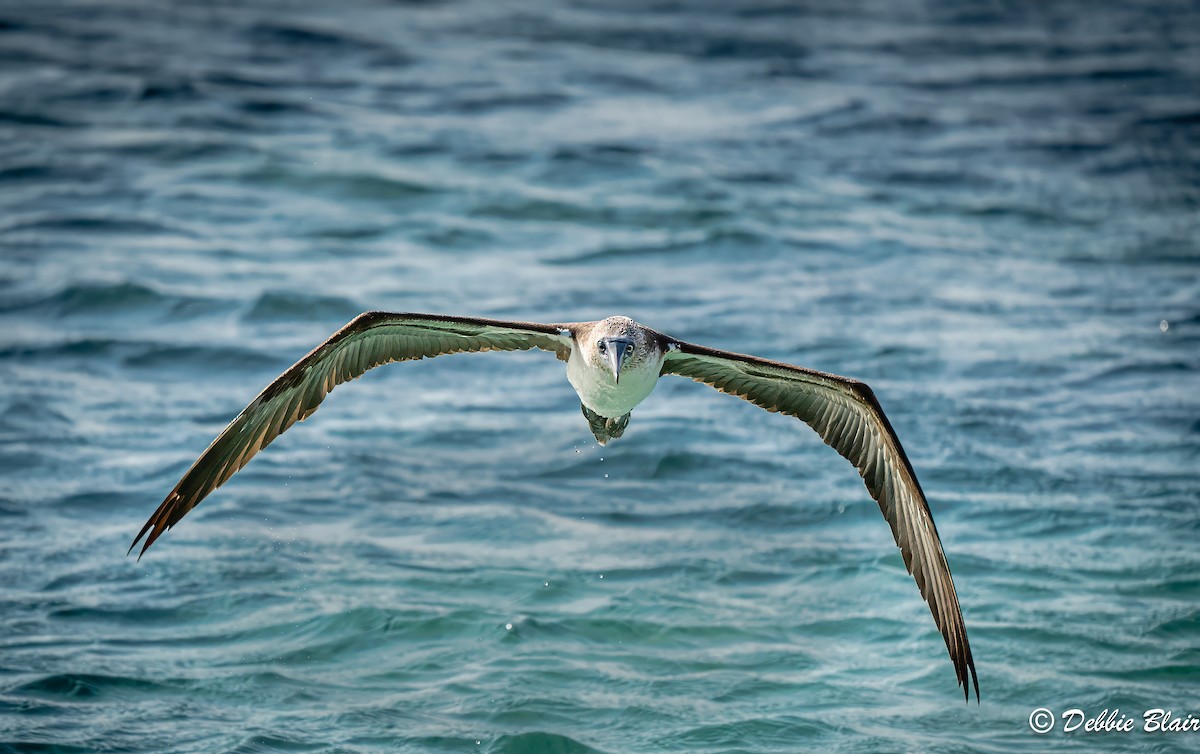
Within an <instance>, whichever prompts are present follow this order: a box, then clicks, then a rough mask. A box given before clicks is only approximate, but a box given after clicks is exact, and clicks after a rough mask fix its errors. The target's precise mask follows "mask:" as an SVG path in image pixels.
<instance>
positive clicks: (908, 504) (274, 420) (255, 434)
mask: <svg viewBox="0 0 1200 754" xmlns="http://www.w3.org/2000/svg"><path fill="white" fill-rule="evenodd" d="M532 348H539V349H541V350H543V351H549V352H550V353H553V354H555V355H557V356H558V358H559V359H561V360H563V361H565V362H567V380H568V381H570V383H571V386H572V387H574V388H575V392H576V393H578V394H579V399H580V402H581V404H582V405H581V407H582V409H583V415H584V416H585V417H586V418H587V421H588V425H589V426H590V428H591V431H592V433H593V434H594V435H595V437H596V441H597V442H599V443H600V444H601V445H603V444H605V443H607V442H609V441H610V440H613V439H616V438H618V437H620V436H621V435H622V433H624V431H625V428H626V427H627V426H628V425H629V416H630V411H632V410H633V408H634V407H635V406H637V405H638V404H639V403H641V402H642V400H644V399H645V398H646V396H648V395H650V391H652V390H653V389H654V386H655V385H656V384H657V383H658V379H659V377H661V376H663V375H668V374H674V375H679V376H680V377H687V378H690V379H693V380H696V381H697V382H703V383H705V384H707V385H710V386H712V387H714V388H716V389H717V390H720V391H721V392H724V393H729V394H731V395H736V396H737V397H739V398H744V399H745V400H747V401H750V402H751V403H753V404H755V405H757V406H760V407H762V408H764V409H766V410H767V411H771V412H778V413H782V414H787V415H789V416H793V417H795V418H797V419H799V420H801V421H803V422H804V423H805V424H807V425H809V426H810V427H812V428H813V429H814V430H816V431H817V434H819V435H820V436H821V439H822V440H824V441H825V442H826V443H827V444H828V445H830V446H831V447H833V448H834V449H835V450H836V451H837V452H838V453H840V454H841V455H842V456H843V457H844V458H845V459H846V460H848V461H850V463H852V464H853V465H854V467H855V468H856V469H858V473H859V474H860V475H861V476H862V478H863V482H864V483H865V484H866V486H867V491H868V492H870V494H871V497H872V498H874V499H875V502H877V503H878V504H879V508H880V510H881V511H882V512H883V517H884V518H885V519H886V520H887V522H888V524H889V525H890V526H891V528H892V536H893V537H894V538H895V540H896V545H897V546H898V547H899V548H900V552H901V554H902V555H903V557H904V566H905V568H907V569H908V572H909V573H911V574H912V576H913V578H914V579H916V582H917V587H918V589H919V590H920V592H921V596H922V597H924V599H925V601H926V602H927V603H928V604H929V610H930V612H932V613H933V620H934V623H935V624H936V625H937V628H938V630H939V631H940V632H941V634H942V638H943V639H945V642H946V649H947V650H948V651H949V653H950V659H951V661H952V662H953V663H954V671H955V674H956V676H957V678H958V684H959V685H960V686H962V688H963V694H964V695H965V696H966V698H967V699H968V701H969V700H970V687H969V686H968V678H967V675H968V673H970V681H971V682H972V683H973V684H974V688H975V697H976V699H978V698H979V679H978V677H977V676H976V674H975V661H974V659H973V658H972V657H971V646H970V644H969V643H968V642H967V629H966V625H965V624H964V623H963V617H962V610H961V609H960V608H959V605H958V594H957V593H956V592H955V590H954V581H953V579H952V578H951V576H950V566H949V565H948V564H947V563H946V555H945V553H944V552H943V551H942V542H941V540H940V539H939V538H938V533H937V528H936V527H935V526H934V524H933V516H932V514H931V513H930V511H929V504H928V503H927V502H926V500H925V494H924V493H923V492H922V491H921V485H920V484H919V483H918V482H917V476H916V473H915V472H914V471H913V468H912V464H910V463H909V461H908V457H907V456H906V455H905V453H904V449H903V448H902V447H901V446H900V440H899V439H898V438H897V437H896V433H895V431H894V430H893V429H892V425H891V423H890V422H888V419H887V417H886V416H884V413H883V409H882V408H881V407H880V405H879V401H878V400H876V398H875V394H874V393H872V392H871V389H870V388H869V387H867V386H866V385H865V384H864V383H862V382H859V381H857V380H852V379H849V378H846V377H839V376H837V375H834V374H827V373H825V372H818V371H815V370H812V369H805V368H803V367H797V366H792V365H790V364H783V363H780V362H777V361H769V360H767V359H760V358H758V357H755V356H746V355H743V354H738V353H731V352H729V351H718V350H716V349H713V348H706V347H705V346H699V345H694V344H692V343H686V342H684V341H681V340H676V339H674V338H671V337H669V336H667V335H664V334H662V333H660V332H657V331H655V330H651V329H650V328H648V327H644V326H643V325H640V324H638V323H637V322H634V321H633V320H632V319H629V318H628V317H609V318H607V319H602V320H599V321H596V322H572V323H566V324H546V325H544V324H537V323H533V322H508V321H501V320H494V319H480V318H474V317H452V316H444V315H432V314H394V313H389V312H367V313H365V314H361V315H359V316H358V317H356V318H354V320H352V321H351V322H350V323H349V324H347V325H346V326H345V327H343V328H342V329H341V330H338V331H337V332H336V333H334V334H333V335H332V336H331V337H330V338H329V339H328V340H326V341H325V342H324V343H322V344H321V345H319V346H317V347H316V348H315V349H314V350H313V351H312V352H311V353H309V354H308V355H307V356H305V357H304V358H302V359H300V360H299V361H297V362H296V363H295V364H293V365H292V366H291V367H290V368H289V369H288V370H287V371H285V372H284V373H283V374H281V375H280V376H279V377H278V378H277V379H276V380H275V381H274V382H272V383H271V384H270V385H268V386H267V387H266V389H264V390H263V391H262V392H261V393H259V394H258V397H257V398H255V399H254V400H253V401H251V402H250V405H249V406H247V407H246V408H245V409H243V410H242V412H241V413H240V414H238V415H237V417H236V418H234V420H233V421H232V422H230V423H229V426H227V427H226V428H225V429H224V431H222V432H221V434H220V435H218V436H217V439H215V440H213V442H212V444H211V445H209V446H208V449H207V450H205V451H204V452H203V453H202V454H201V455H200V457H199V458H198V459H196V462H195V463H193V464H192V466H191V468H189V469H188V470H187V473H185V474H184V475H183V478H182V479H180V480H179V483H178V484H176V485H175V489H173V490H171V493H170V494H169V495H167V498H166V500H164V501H163V502H162V505H160V506H158V510H156V511H155V512H154V515H152V516H151V517H150V520H149V521H147V522H146V525H145V526H143V527H142V530H141V531H140V532H139V533H138V535H137V537H136V538H135V539H134V540H133V544H132V545H130V547H129V551H130V552H132V551H133V548H134V547H135V546H137V543H138V542H139V541H141V539H142V537H146V541H145V544H144V545H143V546H142V549H141V552H140V553H139V554H138V557H139V559H140V558H141V556H142V555H143V554H145V552H146V550H147V549H149V548H150V545H152V544H154V542H155V541H156V540H157V539H158V538H159V537H160V536H161V535H162V533H163V532H164V531H166V530H167V529H170V528H171V527H173V526H174V525H175V524H177V523H179V520H180V519H181V518H183V517H184V515H185V514H186V513H187V512H188V511H190V510H191V509H192V508H195V507H196V506H197V505H198V504H199V503H200V501H201V500H203V499H204V498H205V497H206V496H208V494H209V493H211V492H212V491H213V490H215V489H217V488H218V487H220V486H221V485H222V484H224V483H225V482H226V481H228V480H229V478H230V477H231V476H233V475H234V474H235V473H236V472H237V471H238V470H239V469H241V468H242V467H243V466H245V465H246V464H247V463H248V462H249V461H250V459H251V458H253V457H254V455H255V454H256V453H258V451H260V450H262V449H263V448H265V447H266V446H267V445H269V444H270V443H271V441H272V440H274V439H275V438H276V437H278V436H279V435H281V434H283V432H284V431H285V430H287V428H288V427H290V426H292V425H293V424H295V423H296V422H298V421H301V420H303V419H306V418H308V417H309V416H310V415H311V414H312V413H313V412H314V411H316V410H317V407H318V406H320V405H321V401H322V400H324V398H325V395H326V394H327V393H328V392H329V391H330V390H333V388H334V387H336V386H337V385H340V384H342V383H343V382H347V381H349V380H352V379H354V378H355V377H358V376H360V375H362V374H363V373H364V372H366V371H367V370H368V369H371V368H372V367H377V366H380V365H382V364H387V363H390V362H393V361H409V360H412V359H423V358H432V357H434V356H442V355H444V354H452V353H463V352H475V351H526V350H529V349H532ZM147 534H149V536H146V535H147Z"/></svg>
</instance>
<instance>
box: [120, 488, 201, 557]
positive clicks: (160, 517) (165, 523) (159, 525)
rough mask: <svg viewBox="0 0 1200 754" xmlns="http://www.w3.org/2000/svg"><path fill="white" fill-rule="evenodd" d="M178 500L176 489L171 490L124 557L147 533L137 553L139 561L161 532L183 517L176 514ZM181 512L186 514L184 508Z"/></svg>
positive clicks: (179, 498) (178, 495) (180, 498)
mask: <svg viewBox="0 0 1200 754" xmlns="http://www.w3.org/2000/svg"><path fill="white" fill-rule="evenodd" d="M180 500H182V497H181V496H180V494H179V490H178V489H175V490H172V491H171V494H170V495H167V499H166V500H164V501H163V502H162V505H160V506H158V510H156V511H154V515H152V516H151V517H150V519H149V520H148V521H146V523H145V525H144V526H142V530H141V531H139V532H138V534H137V536H136V537H134V538H133V542H132V543H130V545H129V549H128V550H126V551H125V555H126V557H128V556H129V554H130V553H132V552H133V548H135V547H137V544H138V542H140V541H141V540H142V537H146V533H147V532H149V534H150V536H148V537H146V542H145V544H143V545H142V549H141V551H140V552H138V557H137V559H138V560H139V561H140V560H141V559H142V556H143V555H145V554H146V550H149V549H150V545H152V544H154V543H155V542H156V541H158V538H159V537H161V536H162V535H163V532H165V531H166V530H167V529H170V528H171V527H172V526H174V524H175V522H176V521H178V520H179V519H180V518H182V517H183V513H178V514H177V513H176V511H177V509H178V508H179V506H178V503H179V501H180ZM183 512H184V513H186V512H187V509H186V508H185V509H184V511H183Z"/></svg>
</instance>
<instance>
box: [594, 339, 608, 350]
mask: <svg viewBox="0 0 1200 754" xmlns="http://www.w3.org/2000/svg"><path fill="white" fill-rule="evenodd" d="M596 347H597V348H599V349H600V353H604V352H605V351H606V350H607V349H606V348H605V346H604V341H603V340H602V341H600V342H598V343H597V344H596Z"/></svg>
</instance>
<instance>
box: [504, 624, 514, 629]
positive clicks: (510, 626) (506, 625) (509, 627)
mask: <svg viewBox="0 0 1200 754" xmlns="http://www.w3.org/2000/svg"><path fill="white" fill-rule="evenodd" d="M504 630H505V631H511V630H512V624H511V623H505V624H504Z"/></svg>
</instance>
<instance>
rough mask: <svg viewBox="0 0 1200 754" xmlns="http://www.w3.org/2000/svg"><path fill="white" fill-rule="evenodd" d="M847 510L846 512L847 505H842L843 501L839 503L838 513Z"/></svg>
mask: <svg viewBox="0 0 1200 754" xmlns="http://www.w3.org/2000/svg"><path fill="white" fill-rule="evenodd" d="M845 512H846V506H845V505H842V504H841V503H838V513H845Z"/></svg>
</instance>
